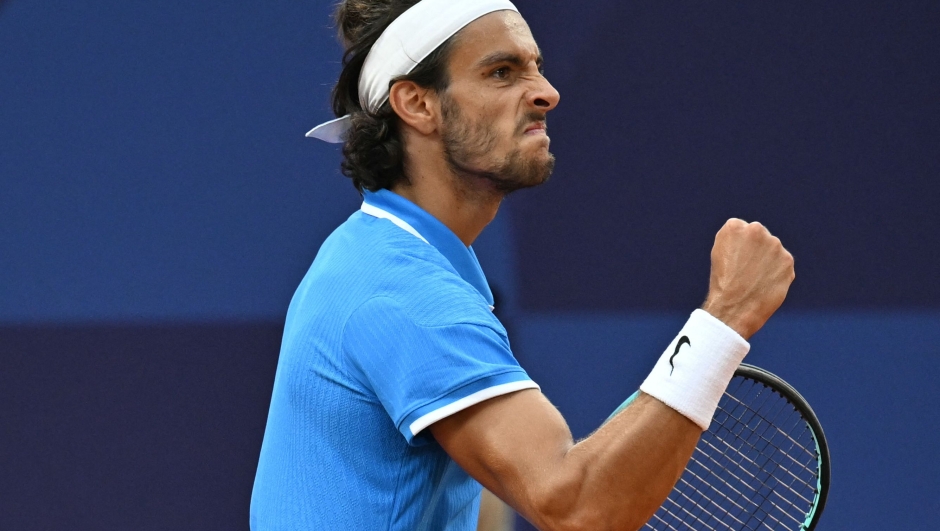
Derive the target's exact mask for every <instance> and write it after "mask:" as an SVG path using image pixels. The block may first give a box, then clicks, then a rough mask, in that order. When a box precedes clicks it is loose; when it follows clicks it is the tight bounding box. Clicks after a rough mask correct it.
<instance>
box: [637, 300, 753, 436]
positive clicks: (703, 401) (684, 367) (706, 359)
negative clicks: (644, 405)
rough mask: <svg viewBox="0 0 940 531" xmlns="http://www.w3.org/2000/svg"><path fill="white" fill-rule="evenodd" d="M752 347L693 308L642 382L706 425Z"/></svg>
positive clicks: (643, 388) (649, 391)
mask: <svg viewBox="0 0 940 531" xmlns="http://www.w3.org/2000/svg"><path fill="white" fill-rule="evenodd" d="M750 348H751V345H749V344H748V342H747V341H745V340H744V338H742V337H741V336H740V335H738V333H737V332H735V331H734V330H732V329H731V328H729V327H728V325H726V324H725V323H723V322H721V321H719V320H718V319H716V318H715V317H713V316H712V315H711V314H709V313H708V312H706V311H704V310H695V311H694V312H692V316H691V317H689V320H688V321H687V322H686V323H685V326H683V327H682V330H681V331H680V332H679V335H678V336H676V339H674V340H673V341H672V343H670V344H669V348H667V349H666V352H664V353H663V355H662V357H661V358H659V361H658V362H656V366H655V367H653V372H651V373H650V375H649V376H647V377H646V381H644V382H643V385H641V386H640V390H641V391H643V392H644V393H646V394H648V395H650V396H652V397H654V398H656V399H658V400H659V401H661V402H662V403H664V404H666V405H667V406H669V407H671V408H672V409H675V410H676V411H678V412H679V413H682V414H683V415H685V416H686V417H688V418H689V419H691V420H692V422H695V423H696V424H698V425H699V426H700V427H701V428H702V429H703V430H707V429H708V425H709V424H711V421H712V416H713V415H714V414H715V410H716V409H717V408H718V400H720V399H721V395H723V394H724V392H725V389H726V388H727V387H728V382H730V381H731V377H732V376H734V371H735V370H736V369H737V368H738V366H739V365H740V364H741V361H742V360H744V356H746V355H747V351H748V350H750Z"/></svg>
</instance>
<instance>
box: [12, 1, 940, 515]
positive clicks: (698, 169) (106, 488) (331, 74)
mask: <svg viewBox="0 0 940 531" xmlns="http://www.w3.org/2000/svg"><path fill="white" fill-rule="evenodd" d="M517 5H518V6H519V7H520V9H521V11H522V13H523V15H524V16H525V17H526V18H527V20H528V21H529V22H530V25H531V26H532V28H533V32H534V34H535V36H536V39H537V40H538V41H539V43H540V45H541V47H542V49H543V52H544V54H545V56H546V66H547V76H548V77H549V79H550V80H551V81H552V82H553V84H554V85H555V86H556V88H558V89H559V91H560V92H561V94H562V101H561V105H560V106H559V108H558V109H557V110H556V111H554V112H553V113H552V115H550V117H549V118H550V119H549V132H550V135H551V136H552V140H553V141H552V150H553V152H554V153H555V154H556V156H557V158H558V164H557V167H556V171H555V174H554V176H553V177H552V179H551V181H550V182H549V183H548V184H546V185H545V186H543V187H541V188H539V189H537V190H531V191H525V192H520V193H518V194H516V195H513V196H511V197H510V198H508V199H507V200H506V202H505V205H504V207H503V209H502V210H501V212H500V215H499V216H498V218H497V219H496V221H495V222H494V223H493V224H492V225H491V227H490V228H488V229H487V231H486V232H485V233H484V235H483V236H482V237H481V238H480V240H479V241H478V243H477V244H475V245H474V248H475V249H476V250H477V253H478V255H480V258H481V261H482V262H483V265H484V269H485V270H486V272H487V275H488V278H489V280H490V282H491V284H492V285H493V287H494V289H495V291H497V292H498V295H499V312H500V313H499V315H500V317H501V318H502V319H503V320H504V321H505V322H506V325H507V328H509V331H510V338H511V340H512V342H513V347H514V351H515V352H516V354H517V357H518V358H519V359H520V361H521V363H522V364H523V366H524V367H525V368H526V369H527V370H528V371H529V373H530V374H531V375H532V377H533V378H534V379H535V380H536V381H537V382H539V383H540V384H541V386H542V389H543V391H544V392H545V393H546V394H547V395H548V397H549V398H550V399H551V400H552V401H553V402H554V403H555V404H556V405H557V406H558V407H559V409H560V410H561V411H562V413H563V414H564V415H565V417H566V418H567V419H568V422H569V423H570V425H571V428H572V430H573V432H574V433H575V435H576V436H578V437H583V436H585V435H587V434H589V433H590V432H591V431H592V430H593V429H594V428H595V427H597V426H598V425H599V424H600V422H601V421H603V419H604V418H606V416H607V414H608V413H609V412H610V411H612V410H613V409H614V408H615V407H616V406H617V405H618V404H619V403H620V402H621V401H622V400H623V399H624V398H626V397H627V396H628V395H629V394H630V393H632V392H633V390H634V389H636V388H637V387H638V385H639V383H640V382H641V381H642V378H643V377H644V376H645V374H646V373H647V372H648V371H649V369H650V368H651V367H652V365H653V363H654V361H655V360H656V359H657V358H658V356H659V354H660V353H661V352H662V350H663V348H664V346H665V345H666V344H667V343H668V341H669V340H670V339H672V337H673V336H674V334H675V332H676V330H678V328H679V327H680V326H681V324H682V323H683V322H684V320H685V318H686V316H687V315H688V313H689V312H691V311H692V310H693V309H694V308H696V307H697V306H699V305H700V304H701V302H702V300H703V299H704V296H705V292H706V289H707V282H708V272H709V249H710V247H711V243H712V240H713V238H714V234H715V232H716V231H717V230H718V229H719V228H720V227H721V225H722V223H723V222H724V221H725V220H726V219H727V218H729V217H741V218H744V219H747V220H759V221H761V222H763V223H764V224H765V225H767V226H768V227H769V228H770V229H771V231H772V232H774V233H775V234H776V235H778V236H780V237H781V239H782V240H783V241H784V243H785V245H787V247H788V248H789V249H790V250H791V251H792V252H793V254H794V255H795V257H796V263H797V280H796V283H795V284H794V286H793V289H792V290H791V293H790V296H789V298H788V300H787V302H786V304H785V305H784V308H783V310H781V312H780V313H779V314H778V315H777V316H775V317H774V318H773V319H772V320H771V322H770V323H769V324H768V325H767V326H766V327H765V329H764V330H762V331H761V332H760V333H759V334H758V335H757V336H755V338H754V339H753V341H752V350H751V354H750V356H749V357H748V361H749V362H750V363H752V364H756V365H759V366H761V367H764V368H766V369H768V370H770V371H771V372H774V373H777V374H778V375H780V376H782V377H783V378H784V379H786V380H788V381H789V382H790V383H792V384H793V385H794V386H795V387H796V388H797V389H799V390H800V391H801V392H802V393H803V395H804V396H805V397H806V398H807V399H808V400H809V401H810V403H811V404H812V405H813V407H814V408H815V410H816V412H817V414H818V415H819V417H820V419H821V420H822V423H823V426H824V427H825V429H826V432H827V435H828V438H829V441H830V446H831V452H832V459H833V464H832V477H833V480H832V490H831V493H830V498H829V502H828V505H827V507H826V512H825V515H824V516H823V518H822V521H821V524H820V525H819V527H818V528H817V529H820V530H828V529H833V530H842V529H851V530H855V531H867V530H872V531H874V530H883V529H905V530H920V529H934V528H935V527H936V523H933V524H931V523H930V522H936V519H937V518H938V517H940V497H938V496H937V492H938V490H940V479H938V478H940V463H938V460H937V459H935V456H934V454H935V453H936V451H937V450H938V448H940V434H938V428H937V426H938V425H940V409H938V408H937V401H938V399H940V391H938V383H937V382H938V379H940V204H938V203H940V31H938V28H940V3H937V2H936V1H934V0H908V1H903V0H902V1H894V2H875V1H873V0H856V1H853V2H848V1H841V0H837V1H832V2H824V3H811V2H795V3H794V2H790V3H783V2H773V3H760V2H758V3H754V2H751V3H732V2H724V3H717V4H716V3H711V4H702V5H698V4H696V5H691V4H680V3H672V2H642V1H641V2H621V1H617V0H591V1H585V2H570V1H562V0H539V1H536V0H517ZM331 10H332V2H331V1H316V2H314V1H306V2H299V1H296V0H292V1H284V0H273V1H270V2H263V3H262V2H242V3H238V2H236V3H231V2H218V1H215V0H204V1H201V2H173V1H171V2H162V3H154V2H145V1H143V0H120V1H118V0H98V1H96V2H66V1H61V0H59V1H55V0H33V1H31V2H26V1H23V0H7V1H5V2H2V3H0V529H17V530H47V529H70V530H86V529H87V530H102V529H134V530H137V529H139V530H151V529H152V530H163V529H247V526H248V505H249V499H250V492H251V486H252V482H253V479H254V472H255V466H256V464H257V457H258V452H259V450H260V446H261V440H262V436H263V431H264V424H265V420H266V415H267V407H268V402H269V398H270V392H271V387H272V384H273V376H274V370H275V366H276V363H277V355H278V348H279V343H280V333H281V328H282V320H283V318H284V315H285V313H286V310H287V305H288V302H289V301H290V297H291V294H292V292H293V290H294V288H295V287H296V285H297V283H298V282H299V281H300V279H301V277H302V276H303V274H304V272H305V271H306V268H307V267H308V266H309V264H310V262H311V261H312V260H313V258H314V256H315V255H316V252H317V249H318V247H319V245H320V243H321V242H322V241H323V239H324V238H325V237H326V236H327V235H328V234H329V233H330V231H331V230H332V229H333V228H334V227H335V226H336V225H338V224H339V223H341V222H342V221H343V220H344V219H345V218H346V217H348V216H349V215H350V214H351V213H352V212H353V211H355V209H356V208H358V204H359V202H360V198H359V196H358V194H357V192H356V191H355V190H354V188H353V187H352V185H351V184H350V183H349V181H348V180H347V179H345V178H344V177H342V176H341V175H340V174H339V171H338V166H339V161H340V154H339V151H338V149H337V148H336V147H334V146H329V145H325V144H322V143H319V142H316V141H313V140H308V139H305V138H304V136H303V135H304V133H305V132H306V131H307V130H308V129H310V128H311V127H312V126H313V125H316V124H317V123H320V122H321V121H324V120H326V119H328V118H331V115H330V113H329V92H330V89H331V88H332V84H333V82H334V80H335V78H336V75H337V73H338V71H339V63H340V57H341V50H340V48H339V46H338V44H337V42H336V39H335V38H334V30H333V29H332V27H331V22H330V12H331ZM337 481H342V478H337ZM517 528H518V529H520V530H521V529H529V528H528V527H526V524H524V523H523V522H519V523H518V526H517Z"/></svg>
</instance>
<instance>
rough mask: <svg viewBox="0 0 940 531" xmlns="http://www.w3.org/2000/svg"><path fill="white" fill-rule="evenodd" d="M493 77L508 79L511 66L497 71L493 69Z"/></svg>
mask: <svg viewBox="0 0 940 531" xmlns="http://www.w3.org/2000/svg"><path fill="white" fill-rule="evenodd" d="M493 77H495V78H496V79H506V78H507V77H509V67H508V66H504V67H502V68H498V69H496V70H495V71H493Z"/></svg>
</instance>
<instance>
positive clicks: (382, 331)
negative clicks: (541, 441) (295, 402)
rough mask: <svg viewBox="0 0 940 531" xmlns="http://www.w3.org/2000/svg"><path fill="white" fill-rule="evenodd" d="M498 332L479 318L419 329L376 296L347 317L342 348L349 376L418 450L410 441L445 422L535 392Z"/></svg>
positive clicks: (394, 306)
mask: <svg viewBox="0 0 940 531" xmlns="http://www.w3.org/2000/svg"><path fill="white" fill-rule="evenodd" d="M493 321H494V322H495V318H493ZM497 323H498V322H497ZM497 326H498V324H497ZM498 328H499V329H498V330H497V327H494V326H491V325H488V324H487V323H486V321H485V320H482V319H480V320H474V319H467V320H466V322H453V323H443V324H441V323H435V324H434V325H433V326H431V325H429V324H427V323H421V324H419V323H417V322H416V319H415V318H414V317H413V316H412V315H409V313H408V312H406V311H405V310H404V308H402V306H401V305H399V304H398V303H397V302H396V301H395V300H393V299H391V298H386V297H378V298H374V299H370V300H369V301H367V302H366V303H365V304H363V305H362V306H360V307H359V308H358V309H357V310H356V311H355V312H353V314H352V315H351V316H350V317H349V319H348V321H347V323H346V327H345V329H344V331H343V348H344V353H345V355H346V357H347V364H348V367H349V369H350V371H351V372H352V373H353V376H354V377H356V378H357V379H359V381H360V382H361V383H362V384H363V385H365V386H366V387H368V388H369V389H371V390H372V391H373V392H374V393H375V395H376V397H377V398H378V400H379V401H380V402H381V403H382V405H383V407H384V408H385V410H386V411H387V412H388V414H389V416H390V417H391V419H392V421H393V422H394V423H395V426H396V427H397V428H398V431H399V432H401V434H402V435H403V436H404V437H405V439H406V440H407V441H408V442H409V443H410V444H413V445H418V444H420V443H421V441H420V440H415V436H416V435H418V434H419V433H420V432H421V431H422V430H424V429H425V428H427V427H428V426H430V425H431V424H433V423H435V422H437V421H439V420H441V419H443V418H446V417H448V416H450V415H453V414H454V413H457V412H458V411H461V410H463V409H466V408H468V407H470V406H472V405H474V404H478V403H480V402H483V401H485V400H488V399H490V398H493V397H496V396H500V395H504V394H507V393H512V392H515V391H519V390H522V389H533V388H534V389H537V388H538V386H537V385H536V384H535V383H534V382H533V381H532V380H531V379H530V378H529V376H528V374H526V372H525V371H524V370H523V369H522V367H520V366H519V363H518V362H517V361H516V359H515V357H513V355H512V352H511V351H510V349H509V341H508V339H507V338H506V336H505V332H504V331H502V327H498Z"/></svg>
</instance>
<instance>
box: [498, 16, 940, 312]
mask: <svg viewBox="0 0 940 531" xmlns="http://www.w3.org/2000/svg"><path fill="white" fill-rule="evenodd" d="M521 5H522V6H523V7H527V8H529V9H526V10H525V11H524V12H525V14H526V17H527V19H528V20H529V21H530V24H531V25H532V27H533V29H534V31H535V35H536V37H537V38H539V39H540V42H541V45H542V47H543V49H544V52H545V54H546V58H547V63H546V64H547V71H548V75H549V77H550V80H551V81H552V82H553V83H554V84H555V86H556V88H558V89H559V91H560V92H561V95H562V99H561V105H560V106H559V107H558V109H557V110H556V111H555V112H553V113H552V115H551V116H550V118H549V133H550V135H551V137H552V149H553V151H554V152H555V153H556V155H557V157H558V165H557V169H556V172H555V175H554V176H553V180H554V182H553V183H552V184H551V185H550V186H545V187H543V188H541V189H539V190H537V191H535V192H533V193H528V194H520V195H519V197H518V198H514V202H513V207H514V208H513V215H514V218H515V221H516V226H517V227H518V236H519V238H518V245H519V247H520V249H521V252H520V255H521V257H522V259H521V262H520V267H521V269H520V278H521V284H520V288H521V290H522V297H523V300H524V301H525V305H526V307H527V308H530V309H538V310H549V309H553V310H554V309H578V308H586V307H587V308H596V309H630V310H668V309H671V308H676V307H685V306H688V305H690V304H696V303H698V302H699V300H700V299H701V298H702V297H703V296H704V291H703V285H704V283H705V281H706V280H707V265H708V250H709V247H710V245H711V241H712V238H713V236H714V233H715V232H716V231H717V230H718V228H720V227H721V225H722V223H723V222H724V220H726V219H727V218H729V217H740V218H744V219H747V220H749V221H753V220H759V221H761V222H763V223H765V224H766V225H767V226H768V227H769V228H770V229H771V230H772V231H773V232H774V233H776V234H778V235H779V236H780V237H781V238H782V239H783V241H784V242H785V244H786V245H787V246H788V247H789V248H790V249H791V250H792V251H793V253H794V255H795V256H796V260H797V276H798V280H797V283H796V284H795V285H794V288H793V292H792V296H791V297H790V301H789V302H788V305H789V306H790V307H795V308H833V307H838V308H846V307H869V308H874V307H907V306H919V307H937V306H940V245H938V242H940V205H938V203H937V200H938V198H940V179H938V176H940V149H938V146H940V95H938V94H940V93H938V87H940V31H937V28H938V27H940V4H938V3H937V2H933V1H930V0H915V1H903V2H875V1H871V0H863V1H861V2H859V1H853V2H848V1H836V2H824V3H812V2H795V3H794V2H774V3H771V4H762V3H758V4H754V3H746V2H745V3H742V2H723V3H717V4H716V3H706V4H679V3H671V2H644V1H640V2H615V1H609V2H588V3H584V2H564V1H561V0H557V1H550V0H540V1H537V2H536V1H530V2H525V1H523V2H521ZM572 277H577V278H578V279H579V281H578V282H570V281H569V280H568V279H570V278H572Z"/></svg>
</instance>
